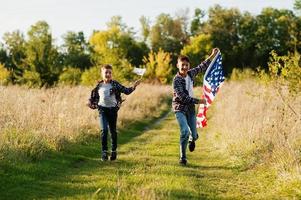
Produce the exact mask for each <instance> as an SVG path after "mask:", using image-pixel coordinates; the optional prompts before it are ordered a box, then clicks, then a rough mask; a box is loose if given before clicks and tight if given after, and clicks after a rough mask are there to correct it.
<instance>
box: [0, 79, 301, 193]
mask: <svg viewBox="0 0 301 200" xmlns="http://www.w3.org/2000/svg"><path fill="white" fill-rule="evenodd" d="M244 84H247V85H248V87H247V89H242V88H246V86H245V85H244ZM264 87H266V86H261V85H258V84H257V83H255V82H249V83H248V82H226V84H225V85H224V86H223V89H222V90H221V93H220V95H219V96H218V97H217V99H216V100H215V103H214V105H213V107H211V108H210V110H209V115H210V119H209V126H208V127H207V128H206V129H204V130H203V131H201V132H200V139H199V140H198V141H197V143H196V145H197V147H196V150H195V152H192V153H191V152H188V165H187V166H185V167H183V166H180V165H179V164H178V153H179V147H178V144H179V128H178V125H177V123H176V120H175V117H174V115H173V113H171V112H170V111H169V107H168V106H167V107H166V106H162V107H158V106H157V107H156V108H158V110H157V111H156V112H154V113H156V115H154V116H153V117H150V116H152V115H149V117H146V116H142V119H141V120H137V121H134V122H132V123H130V124H128V125H127V123H125V124H119V127H120V131H119V139H118V143H119V147H118V149H119V155H118V160H117V161H116V162H115V161H114V162H110V161H108V162H102V161H101V160H100V141H99V136H98V134H90V133H88V135H89V137H84V138H82V139H81V140H70V141H69V142H67V143H66V144H65V145H64V148H63V149H61V150H57V149H50V150H48V151H47V153H44V154H43V157H41V158H39V159H37V160H26V159H25V160H24V159H23V160H9V159H8V160H3V159H2V160H1V163H0V177H1V179H0V199H300V198H301V182H300V179H299V175H300V174H298V171H297V170H296V169H297V165H293V164H292V165H290V166H289V165H285V166H286V168H287V170H283V169H282V168H279V167H278V164H279V163H283V162H286V161H287V162H289V161H291V158H292V157H291V156H287V160H285V157H278V160H277V159H275V158H277V155H278V154H276V153H277V152H281V150H282V151H283V152H284V153H287V152H291V151H287V150H286V149H285V146H281V145H280V144H282V143H280V142H281V141H283V140H282V138H279V137H276V136H278V132H277V130H278V129H272V130H273V131H271V132H268V131H266V132H265V133H264V135H263V134H261V131H262V130H265V129H264V128H266V129H268V128H269V127H270V126H265V123H266V122H265V121H263V119H267V118H269V119H270V120H271V121H272V122H277V120H278V117H279V116H278V113H277V109H273V108H274V106H273V105H274V104H273V103H271V104H270V107H269V105H267V104H264V102H263V104H261V102H262V98H261V97H259V96H256V95H257V94H260V93H261V92H262V93H264V94H265V95H268V96H269V95H271V94H268V93H266V92H267V90H268V88H264ZM148 89H150V88H148ZM255 89H256V90H255ZM162 90H163V89H162ZM250 90H251V91H255V92H253V93H254V94H255V96H250V94H249V91H250ZM166 91H168V92H169V90H168V89H167V90H166ZM166 91H165V93H166ZM238 91H240V92H238ZM137 92H138V91H137ZM168 92H167V93H168ZM168 94H169V93H168ZM227 95H228V96H227ZM235 95H237V96H235ZM132 97H134V95H133V96H132ZM163 99H164V98H163ZM161 100H162V99H161ZM161 100H160V101H161ZM268 100H269V102H274V98H272V97H270V98H268ZM127 101H128V99H127ZM160 101H158V102H157V103H158V104H159V105H160ZM294 101H296V102H297V104H294V105H299V104H298V101H299V100H298V98H297V99H294ZM128 102H130V101H128ZM137 102H138V101H137ZM161 102H162V101H161ZM163 102H164V101H163ZM275 102H277V101H275ZM275 102H274V103H275ZM252 103H256V104H257V105H258V107H257V109H255V108H254V107H252ZM280 103H281V102H280ZM145 105H147V102H145ZM277 105H278V104H277ZM124 106H126V105H124ZM260 106H262V107H260ZM279 106H281V104H279ZM135 107H137V106H133V107H132V108H131V109H134V108H135ZM294 108H295V109H299V107H294ZM137 109H138V108H137ZM153 109H154V108H153ZM229 113H231V115H229ZM125 114H126V113H125ZM166 114H167V117H163V116H164V115H166ZM252 114H254V115H255V116H261V115H264V118H258V119H257V118H256V120H253V123H255V124H257V123H258V124H259V125H261V126H259V125H258V126H259V127H257V128H253V129H251V131H249V132H244V131H245V130H249V128H250V127H251V128H252V127H254V126H253V125H252V124H253V123H247V122H248V120H249V121H250V120H251V119H250V118H248V117H250V116H251V115H252ZM125 116H129V117H131V116H130V115H129V114H128V115H125ZM281 116H282V115H280V117H281ZM158 117H159V119H160V120H158ZM273 117H274V118H273ZM286 117H293V116H292V115H290V114H287V116H286ZM281 119H282V118H281ZM95 120H96V119H95ZM125 120H126V117H125ZM235 120H236V122H237V123H235ZM130 121H131V120H130ZM213 121H214V122H213ZM261 121H263V122H262V124H260V122H261ZM297 122H298V121H297ZM283 123H284V124H287V123H286V122H285V121H284V122H283ZM288 126H291V124H288ZM284 128H285V126H284V127H283V129H280V130H282V131H283V130H286V131H287V132H288V133H290V134H289V136H290V137H293V136H294V137H295V139H296V141H295V143H288V141H293V138H291V139H290V140H288V141H287V142H286V143H284V144H283V145H287V144H298V143H297V141H298V139H297V138H298V137H299V136H300V132H299V131H298V130H299V128H300V126H299V124H297V125H296V126H295V127H294V128H291V129H284ZM268 130H269V129H268ZM82 131H91V129H83V130H82ZM83 133H85V132H83ZM269 133H273V134H276V136H273V135H269ZM280 133H281V132H280ZM243 136H245V137H243ZM260 136H265V137H268V136H270V137H268V138H269V139H270V140H269V141H270V142H271V143H275V144H278V145H279V146H276V147H277V148H272V147H269V148H268V149H267V150H266V149H264V150H265V151H263V150H262V148H260V147H261V146H259V145H258V146H257V147H258V148H257V147H256V146H255V147H254V146H252V144H253V140H255V139H256V140H255V142H256V143H257V142H258V143H259V142H262V143H263V142H265V141H266V140H264V138H263V137H260ZM272 136H273V137H272ZM253 137H254V138H253ZM249 141H251V142H250V143H249ZM278 142H279V143H278ZM256 143H255V144H256ZM262 143H259V144H262ZM263 144H264V143H263ZM250 147H253V148H251V150H252V151H251V150H250ZM292 147H294V149H293V151H292V152H294V153H297V152H298V145H295V146H292ZM275 150H277V151H275ZM299 150H300V149H299ZM267 155H269V156H270V157H265V156H267ZM290 155H294V156H295V157H293V158H294V159H295V160H296V161H298V159H299V157H298V156H300V153H299V154H290ZM257 158H260V159H257ZM272 158H274V159H272ZM277 161H278V164H277ZM284 174H285V175H284Z"/></svg>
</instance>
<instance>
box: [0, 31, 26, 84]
mask: <svg viewBox="0 0 301 200" xmlns="http://www.w3.org/2000/svg"><path fill="white" fill-rule="evenodd" d="M3 40H4V48H5V49H6V51H7V55H4V54H2V55H3V56H4V57H2V58H3V59H5V61H2V62H3V63H5V66H6V67H7V69H9V70H10V71H11V79H12V82H13V83H18V82H19V81H20V80H21V79H22V76H23V72H24V70H25V66H26V64H25V62H24V59H25V58H26V52H25V50H26V41H25V39H24V35H23V34H22V33H21V32H20V31H14V32H12V33H5V34H4V36H3Z"/></svg>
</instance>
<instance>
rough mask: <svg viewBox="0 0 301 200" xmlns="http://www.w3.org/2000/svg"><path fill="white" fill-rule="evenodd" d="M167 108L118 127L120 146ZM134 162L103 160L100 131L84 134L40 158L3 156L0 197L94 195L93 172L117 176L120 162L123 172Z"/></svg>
mask: <svg viewBox="0 0 301 200" xmlns="http://www.w3.org/2000/svg"><path fill="white" fill-rule="evenodd" d="M167 112H169V110H164V111H162V113H161V115H160V117H159V118H154V119H150V120H144V121H141V122H134V123H131V124H130V125H129V126H127V127H125V128H123V129H120V130H119V131H118V132H119V133H118V134H119V135H118V137H119V138H118V145H119V147H120V146H121V145H123V144H126V143H128V142H130V141H131V140H132V139H133V138H135V137H137V136H140V135H141V134H143V132H144V131H145V129H146V127H149V126H151V124H155V122H156V121H157V120H158V119H160V118H162V117H163V116H165V114H166V113H167ZM133 165H135V163H132V162H128V161H123V160H117V161H116V162H105V163H104V162H101V161H100V136H99V134H98V137H96V136H90V137H87V138H85V141H79V142H74V143H67V144H66V146H65V148H64V150H62V151H60V152H55V151H49V152H47V153H45V155H44V157H43V158H42V159H41V160H38V161H33V162H10V161H1V160H0V177H1V178H0V199H43V198H55V199H56V198H67V197H70V198H72V197H74V196H77V195H84V196H87V195H90V194H91V195H92V194H93V193H94V192H95V191H96V190H97V189H99V188H98V186H97V185H91V183H90V182H91V181H90V180H89V178H87V177H92V176H94V173H98V176H100V177H107V176H108V174H99V173H105V171H107V172H109V173H112V174H115V176H116V171H120V169H119V166H124V168H123V171H122V172H121V173H123V174H125V173H127V171H126V168H132V167H133ZM99 168H104V170H103V171H102V170H99ZM99 171H101V172H99ZM81 175H82V176H83V177H86V178H82V179H80V182H79V183H78V184H74V183H75V182H77V180H78V179H76V178H75V177H76V176H81ZM115 178H116V177H115ZM108 181H110V180H108ZM111 190H112V188H110V187H109V186H107V188H102V192H105V191H111ZM114 191H115V190H114V189H113V192H114ZM111 192H112V191H111ZM91 197H92V196H91Z"/></svg>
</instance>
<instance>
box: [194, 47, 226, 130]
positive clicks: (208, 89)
mask: <svg viewBox="0 0 301 200" xmlns="http://www.w3.org/2000/svg"><path fill="white" fill-rule="evenodd" d="M224 80H225V77H224V72H223V69H222V56H221V53H220V52H218V53H217V55H216V56H215V57H214V59H213V60H212V62H211V63H210V65H209V67H208V69H207V70H206V73H205V75H204V82H203V95H202V97H201V98H203V99H206V104H200V105H199V108H198V114H197V128H203V127H205V126H207V117H206V116H207V111H208V108H209V106H210V105H211V104H212V102H213V100H214V98H215V95H216V93H217V92H218V90H219V88H220V87H221V85H222V83H223V81H224Z"/></svg>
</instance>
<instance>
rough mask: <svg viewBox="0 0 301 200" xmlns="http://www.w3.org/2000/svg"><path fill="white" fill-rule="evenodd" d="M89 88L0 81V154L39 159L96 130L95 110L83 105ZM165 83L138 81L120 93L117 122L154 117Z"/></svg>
mask: <svg viewBox="0 0 301 200" xmlns="http://www.w3.org/2000/svg"><path fill="white" fill-rule="evenodd" d="M91 89H92V88H88V87H82V86H78V87H57V88H51V89H26V88H23V87H18V86H8V87H4V86H0V159H1V157H2V158H5V157H7V156H11V157H14V156H16V155H21V156H19V157H29V158H34V159H35V158H38V157H39V156H41V155H42V154H43V152H45V151H46V150H47V149H55V150H59V149H61V148H62V146H63V144H64V143H66V142H68V141H73V140H76V139H77V138H79V137H81V136H83V135H87V134H98V132H99V122H98V112H97V111H95V110H91V109H90V108H88V107H87V106H86V103H87V99H88V98H89V95H90V91H91ZM170 96H171V90H170V87H169V86H157V85H156V86H154V85H148V84H141V85H140V86H138V87H137V90H136V91H134V92H133V93H132V94H131V95H129V96H125V97H124V98H125V99H126V101H125V102H124V103H123V105H122V107H121V109H120V111H119V117H118V125H119V127H121V126H125V125H128V124H130V123H132V122H134V121H139V120H144V119H146V118H152V117H154V116H158V114H160V112H161V111H162V109H164V108H166V109H167V107H168V103H167V101H166V100H167V98H169V97H170Z"/></svg>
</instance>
